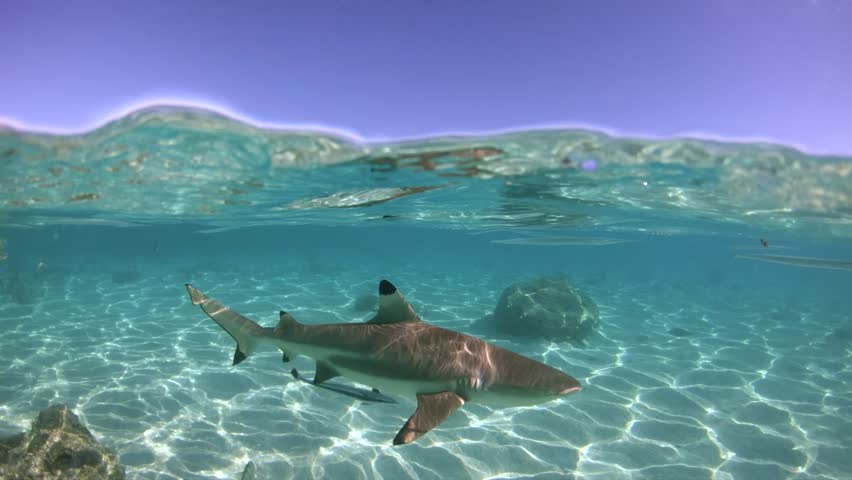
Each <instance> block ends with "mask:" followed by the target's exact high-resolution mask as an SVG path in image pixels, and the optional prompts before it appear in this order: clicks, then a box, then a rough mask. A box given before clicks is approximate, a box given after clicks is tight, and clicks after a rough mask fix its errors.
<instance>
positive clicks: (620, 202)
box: [0, 107, 852, 480]
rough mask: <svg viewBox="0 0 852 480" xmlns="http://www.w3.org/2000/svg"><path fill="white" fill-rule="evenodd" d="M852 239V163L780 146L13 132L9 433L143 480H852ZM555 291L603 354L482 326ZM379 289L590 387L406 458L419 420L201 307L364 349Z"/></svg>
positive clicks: (472, 419) (161, 113)
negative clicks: (73, 425) (57, 408)
mask: <svg viewBox="0 0 852 480" xmlns="http://www.w3.org/2000/svg"><path fill="white" fill-rule="evenodd" d="M850 239H852V159H849V158H841V157H815V156H811V155H808V154H805V153H802V152H800V151H797V150H795V149H793V148H789V147H785V146H781V145H771V144H745V143H736V144H735V143H723V142H717V141H707V140H701V139H672V140H648V139H632V138H631V139H628V138H617V137H613V136H610V135H606V134H603V133H600V132H595V131H588V130H541V131H517V132H509V133H502V134H495V135H491V136H457V137H442V138H424V139H418V140H410V141H404V142H386V143H374V142H371V143H365V142H361V141H357V140H355V139H351V138H346V137H343V136H340V135H331V134H327V133H317V132H308V131H305V132H296V131H278V130H269V129H262V128H258V127H255V126H252V125H248V124H245V123H241V122H238V121H235V120H233V119H230V118H228V117H225V116H222V115H220V114H218V113H214V112H208V111H203V110H197V109H186V108H172V107H158V108H149V109H145V110H141V111H137V112H134V113H131V114H129V115H127V116H125V117H123V118H120V119H117V120H115V121H113V122H110V123H108V124H106V125H104V126H102V127H101V128H98V129H96V130H94V131H91V132H88V133H84V134H79V135H47V134H42V133H34V132H23V131H16V130H12V129H0V325H2V326H3V329H4V333H3V334H2V335H0V349H2V351H4V352H6V358H7V361H6V362H4V364H3V365H0V434H2V435H6V434H12V433H15V432H19V431H21V430H23V429H26V428H28V425H29V421H30V420H31V419H32V418H33V417H34V416H35V415H36V413H37V412H38V411H39V410H40V409H43V408H46V407H47V406H48V405H50V404H53V403H60V402H61V403H66V404H67V405H69V407H71V408H72V409H73V410H74V411H76V412H77V413H79V415H80V417H81V419H82V420H83V421H84V422H85V423H86V425H87V426H88V428H89V429H90V430H91V431H92V432H93V433H94V434H95V436H96V437H98V439H99V440H100V441H101V442H102V443H103V444H104V445H106V446H108V447H109V448H112V449H113V450H115V451H116V452H117V453H118V455H119V460H120V461H121V462H122V463H123V464H125V465H127V468H128V470H127V472H128V476H129V477H130V478H146V479H147V478H158V479H166V478H198V479H201V478H239V474H240V472H241V471H242V468H243V467H244V466H245V464H246V463H247V462H248V461H249V460H251V461H252V462H254V464H256V465H257V472H258V477H260V478H290V477H293V478H308V477H311V476H313V477H326V478H477V479H478V478H577V479H665V478H673V479H674V478H690V479H693V478H694V479H701V478H707V479H711V478H712V479H748V480H752V479H778V478H793V479H826V480H834V479H843V478H849V477H850V475H852V461H850V459H852V448H850V447H849V445H852V393H850V392H852V366H850V363H851V362H852V318H850V314H849V312H852V299H850V298H849V293H848V292H849V291H850V286H852V248H850V245H852V243H850ZM554 276H555V277H560V278H564V279H566V280H567V281H569V282H570V283H571V284H573V285H575V286H576V287H577V288H579V289H580V290H582V291H583V292H584V294H586V295H588V297H589V298H591V299H592V300H593V301H594V302H595V304H596V305H597V307H598V309H599V312H600V323H599V325H598V326H597V330H596V331H595V333H594V334H592V335H591V336H590V337H588V338H587V339H585V341H584V342H582V343H578V342H570V341H566V340H565V339H563V338H540V337H516V336H511V335H503V334H499V333H496V332H494V331H491V330H488V329H484V328H482V324H483V321H484V320H486V319H487V318H488V317H489V315H491V314H492V313H493V312H494V310H495V306H496V305H497V302H498V299H499V297H500V295H501V292H503V290H504V289H505V288H507V287H509V286H510V285H512V284H514V283H516V282H519V281H524V280H529V279H535V278H542V277H554ZM381 279H388V280H390V281H392V282H393V283H394V284H395V285H396V286H397V287H398V288H399V289H400V291H401V292H402V293H403V294H404V295H405V296H406V298H407V299H408V300H409V301H410V303H411V304H412V306H413V307H414V308H415V310H416V311H417V312H418V314H419V315H420V316H421V317H422V318H423V320H424V321H427V322H430V323H432V324H434V325H437V326H440V327H444V328H449V329H452V330H457V331H461V332H464V333H467V334H469V335H473V336H477V337H479V338H484V339H486V340H488V341H489V342H492V343H494V344H497V345H499V346H502V347H504V348H508V349H511V350H514V351H516V352H518V353H521V354H523V355H526V356H528V357H530V358H533V359H536V360H538V361H541V362H544V363H547V364H548V365H551V366H553V367H556V368H558V369H560V370H562V371H564V372H566V373H569V374H570V375H572V376H574V377H575V378H577V379H578V380H579V381H580V383H581V384H582V386H583V390H582V391H581V392H579V393H576V394H572V395H569V396H566V397H564V398H561V399H559V400H556V401H553V402H549V403H545V404H541V405H538V406H534V407H521V408H508V409H500V408H492V407H487V406H482V405H476V404H474V403H469V404H466V405H464V406H463V407H462V408H461V409H459V410H458V411H456V412H455V413H454V414H453V415H452V416H451V417H450V418H449V419H448V420H447V421H446V422H444V423H443V424H441V425H439V426H438V427H436V428H435V429H434V430H432V431H431V432H429V433H428V434H427V435H425V436H423V437H422V438H420V439H419V440H417V441H416V442H415V443H412V444H410V445H406V446H403V447H393V446H392V445H391V439H392V438H393V437H394V435H395V434H396V432H397V431H398V430H399V429H400V427H401V426H402V425H403V423H404V422H405V420H406V419H407V418H408V417H409V416H410V415H411V413H412V412H413V411H414V408H415V406H416V402H415V400H414V399H413V398H399V399H398V403H396V404H392V405H381V404H380V405H366V404H361V403H360V402H358V401H356V400H354V399H352V398H349V397H346V396H342V395H337V394H335V393H334V392H328V391H323V390H319V389H316V388H313V387H311V386H309V385H307V384H305V383H303V382H298V381H296V380H294V379H293V377H292V376H291V375H290V373H289V372H290V369H291V368H293V367H296V368H298V369H299V371H300V372H303V373H304V374H305V375H306V376H308V377H309V378H310V377H311V376H312V375H311V374H312V372H313V370H314V368H315V366H314V364H313V362H312V361H311V360H310V359H308V358H306V357H299V358H294V359H292V362H291V363H289V364H283V363H282V361H281V355H280V353H278V352H276V351H275V350H274V349H271V348H270V349H268V350H262V351H259V352H258V353H257V354H256V355H254V356H252V357H251V358H250V359H248V360H246V361H244V362H242V363H241V364H240V365H238V366H232V365H231V363H232V356H233V340H232V339H231V337H229V336H228V335H227V334H226V333H225V332H223V331H222V330H221V329H219V327H218V326H217V325H216V324H215V323H213V322H212V321H211V320H210V319H208V318H207V317H206V316H204V315H203V313H202V312H200V311H199V310H198V308H197V307H194V306H192V305H191V303H190V301H189V299H188V298H187V296H186V292H185V290H184V284H185V283H188V282H190V283H192V284H194V285H196V286H197V287H199V288H200V289H202V290H203V291H204V292H205V293H206V294H208V295H209V296H211V297H212V298H215V299H217V300H219V301H221V302H222V303H224V304H225V305H227V306H229V307H231V308H233V309H234V310H236V311H239V312H240V313H242V314H244V315H246V316H247V317H249V318H252V319H254V320H255V321H257V322H259V323H261V324H262V325H265V326H274V325H275V323H276V322H277V319H278V311H279V310H282V309H284V310H287V311H288V312H290V313H291V314H292V315H293V316H294V317H295V318H297V319H298V320H299V321H301V322H303V323H309V324H317V323H328V322H358V321H364V320H365V319H368V318H369V317H370V315H371V312H370V311H369V307H368V308H367V309H366V310H365V309H363V308H360V307H359V303H363V302H359V299H360V298H363V297H365V296H377V295H378V283H379V281H380V280H381ZM366 303H367V304H369V303H370V302H369V301H368V302H366ZM341 381H342V382H345V379H341ZM367 387H369V385H367ZM2 435H0V436H2Z"/></svg>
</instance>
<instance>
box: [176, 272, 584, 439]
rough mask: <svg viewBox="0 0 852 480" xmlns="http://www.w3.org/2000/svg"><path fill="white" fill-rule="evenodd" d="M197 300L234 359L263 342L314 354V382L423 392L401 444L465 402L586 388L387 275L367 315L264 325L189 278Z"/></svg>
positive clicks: (514, 400)
mask: <svg viewBox="0 0 852 480" xmlns="http://www.w3.org/2000/svg"><path fill="white" fill-rule="evenodd" d="M186 288H187V291H188V292H189V296H190V299H191V300H192V303H193V304H194V305H198V306H200V307H201V309H202V310H203V311H204V312H205V313H207V315H208V316H210V318H212V319H213V320H214V321H215V322H216V323H218V324H219V326H221V327H222V328H223V329H225V330H226V331H227V332H228V333H229V334H230V335H231V336H232V337H233V338H234V340H236V342H237V349H236V351H235V352H234V365H236V364H238V363H240V362H242V361H243V360H245V359H246V358H247V357H248V356H250V355H251V354H252V353H253V352H254V351H255V349H256V348H257V347H258V346H259V345H262V344H269V345H272V346H275V347H278V348H279V349H280V350H281V351H282V352H283V354H284V361H288V360H289V359H290V358H291V357H292V356H294V355H306V356H308V357H311V358H313V359H314V360H315V361H316V363H317V365H316V374H315V377H314V380H313V383H314V384H315V385H320V384H322V383H323V382H325V381H327V380H329V379H331V378H334V377H337V376H344V377H347V378H349V379H350V380H353V381H355V382H358V383H361V384H363V385H368V386H370V387H373V388H376V389H379V390H380V391H382V392H387V393H393V394H398V395H406V396H416V398H417V409H416V410H415V412H414V414H413V415H412V416H411V417H410V418H409V419H408V421H407V422H406V423H405V425H403V427H402V429H400V431H399V433H397V435H396V437H395V438H394V440H393V443H394V445H399V444H405V443H409V442H412V441H414V440H416V439H417V438H418V437H420V436H422V435H423V434H425V433H427V432H428V431H430V430H431V429H432V428H434V427H435V426H437V425H439V424H440V423H441V422H443V421H444V420H446V419H447V418H448V417H449V416H450V415H451V414H452V413H453V412H454V411H455V410H456V409H458V408H459V407H460V406H462V405H463V404H464V403H465V402H476V403H480V404H484V405H490V406H496V407H507V406H522V405H535V404H539V403H544V402H547V401H550V400H554V399H556V398H558V397H560V396H563V395H567V394H570V393H574V392H577V391H579V390H580V383H579V382H578V381H577V380H576V379H574V378H573V377H571V376H570V375H567V374H566V373H563V372H562V371H560V370H557V369H555V368H553V367H550V366H547V365H545V364H543V363H541V362H538V361H535V360H532V359H530V358H527V357H524V356H522V355H519V354H517V353H514V352H512V351H509V350H506V349H504V348H500V347H498V346H496V345H492V344H490V343H488V342H486V341H484V340H480V339H478V338H475V337H471V336H468V335H465V334H462V333H459V332H454V331H452V330H447V329H444V328H440V327H436V326H433V325H430V324H428V323H426V322H423V321H421V320H420V318H419V317H418V316H417V314H416V313H415V312H414V310H413V309H412V308H411V306H410V305H409V304H408V302H406V301H405V299H404V298H403V296H402V294H401V293H400V292H399V291H398V290H397V289H396V287H394V286H393V285H392V284H391V283H390V282H388V281H387V280H382V281H381V282H380V283H379V310H378V312H377V313H376V315H375V316H374V317H373V318H371V319H370V320H368V321H367V322H365V323H335V324H321V325H305V324H302V323H299V322H297V321H296V320H295V319H294V318H293V317H292V316H291V315H290V314H288V313H286V312H284V311H282V312H280V314H279V322H278V325H277V326H276V327H274V328H270V327H261V326H260V325H258V324H257V323H255V322H253V321H252V320H249V319H248V318H245V317H243V316H242V315H240V314H239V313H236V312H234V311H232V310H230V309H228V308H226V307H224V306H223V305H221V304H220V303H218V302H216V301H215V300H212V299H210V298H208V297H207V296H205V295H204V294H203V293H201V292H200V291H199V290H197V289H196V288H195V287H193V286H191V285H189V284H187V285H186Z"/></svg>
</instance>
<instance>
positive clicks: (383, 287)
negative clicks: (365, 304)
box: [379, 280, 396, 295]
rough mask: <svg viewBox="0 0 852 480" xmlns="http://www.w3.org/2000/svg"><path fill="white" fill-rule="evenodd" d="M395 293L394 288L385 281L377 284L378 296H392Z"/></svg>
mask: <svg viewBox="0 0 852 480" xmlns="http://www.w3.org/2000/svg"><path fill="white" fill-rule="evenodd" d="M394 293H396V287H394V286H393V284H392V283H390V282H389V281H387V280H382V281H381V282H379V295H393V294H394Z"/></svg>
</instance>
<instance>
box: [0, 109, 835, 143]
mask: <svg viewBox="0 0 852 480" xmlns="http://www.w3.org/2000/svg"><path fill="white" fill-rule="evenodd" d="M156 108H176V109H179V108H185V109H196V110H203V111H206V112H210V113H215V114H219V115H222V116H223V117H226V118H228V119H231V120H235V121H237V122H240V123H243V124H245V125H247V126H250V127H254V128H258V129H264V130H274V131H283V132H297V131H301V132H311V133H323V134H329V135H334V136H339V137H344V138H345V139H347V140H350V141H352V142H353V143H359V144H381V143H404V142H411V141H418V140H421V141H422V140H428V139H435V138H447V137H488V136H498V135H506V134H512V133H519V132H524V131H542V130H588V131H592V132H596V133H602V134H604V135H606V136H608V137H612V138H618V139H635V140H653V141H676V140H697V141H708V142H718V143H724V144H764V145H772V146H776V147H786V148H790V149H794V150H797V151H799V152H801V153H804V154H806V155H811V156H830V157H846V156H850V155H852V150H850V151H848V152H830V151H821V150H817V149H811V148H809V147H806V146H804V145H802V144H799V143H796V142H786V141H782V140H779V139H777V138H773V137H768V136H725V135H719V134H715V133H712V132H708V131H702V130H691V131H684V132H680V133H676V134H672V135H661V134H653V133H648V132H628V131H625V130H619V129H617V128H612V127H605V126H601V125H595V124H590V123H582V122H576V123H572V122H563V123H538V124H535V123H534V124H528V125H524V126H515V127H504V128H497V129H490V130H456V131H439V132H430V133H424V134H415V135H399V136H393V135H382V134H378V135H371V136H366V135H363V134H361V133H358V132H357V131H356V130H354V129H350V128H345V127H333V126H330V125H327V124H318V123H281V122H274V121H266V120H261V119H258V118H254V117H252V116H250V115H247V114H245V113H242V112H240V111H238V110H237V109H235V108H232V107H229V106H226V105H224V104H222V103H220V102H216V101H212V100H209V99H198V98H188V97H173V96H158V97H151V98H147V99H144V100H139V101H133V102H128V103H126V104H124V105H123V106H121V107H118V108H114V109H112V110H110V111H109V112H108V113H105V114H101V115H99V120H97V121H95V122H90V124H89V125H86V126H83V127H77V128H73V127H72V128H68V127H57V126H47V125H36V124H30V123H26V122H23V121H20V120H18V119H15V118H11V117H5V116H3V115H2V114H0V131H2V130H3V127H7V128H10V129H12V130H14V131H18V132H25V133H30V134H43V135H56V136H75V135H85V134H87V133H91V132H93V131H96V130H98V129H100V128H102V127H103V126H105V125H107V124H109V123H111V122H114V121H117V120H120V119H122V118H124V117H127V116H128V115H131V114H133V113H136V112H140V111H143V110H148V109H156Z"/></svg>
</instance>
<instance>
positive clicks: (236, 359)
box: [234, 347, 246, 365]
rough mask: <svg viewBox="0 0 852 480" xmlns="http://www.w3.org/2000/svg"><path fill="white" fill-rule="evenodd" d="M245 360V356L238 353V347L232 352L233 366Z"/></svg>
mask: <svg viewBox="0 0 852 480" xmlns="http://www.w3.org/2000/svg"><path fill="white" fill-rule="evenodd" d="M245 359H246V354H245V353H243V352H241V351H240V347H237V349H236V350H234V365H236V364H238V363H240V362H242V361H243V360H245Z"/></svg>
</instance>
